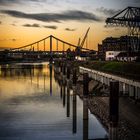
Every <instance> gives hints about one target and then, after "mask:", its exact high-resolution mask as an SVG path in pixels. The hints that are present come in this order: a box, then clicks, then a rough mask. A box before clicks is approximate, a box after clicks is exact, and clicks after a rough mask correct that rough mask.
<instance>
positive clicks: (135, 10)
mask: <svg viewBox="0 0 140 140" xmlns="http://www.w3.org/2000/svg"><path fill="white" fill-rule="evenodd" d="M106 23H107V24H109V25H115V26H123V27H128V35H129V36H130V37H133V38H134V39H135V38H137V39H135V41H130V42H128V43H129V44H131V47H132V48H133V50H134V51H140V7H127V8H125V9H124V10H122V11H120V12H118V13H117V14H116V15H114V16H113V17H110V18H107V19H106Z"/></svg>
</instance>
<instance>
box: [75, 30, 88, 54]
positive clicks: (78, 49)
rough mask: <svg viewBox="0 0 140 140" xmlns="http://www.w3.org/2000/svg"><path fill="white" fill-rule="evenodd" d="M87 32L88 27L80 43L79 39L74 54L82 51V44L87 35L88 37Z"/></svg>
mask: <svg viewBox="0 0 140 140" xmlns="http://www.w3.org/2000/svg"><path fill="white" fill-rule="evenodd" d="M89 30H90V27H89V28H88V29H87V32H86V34H85V36H84V38H83V40H82V42H81V39H80V38H79V41H78V45H77V48H76V52H77V53H78V54H79V53H80V52H81V49H82V48H83V46H84V43H85V40H86V38H87V35H88V32H89Z"/></svg>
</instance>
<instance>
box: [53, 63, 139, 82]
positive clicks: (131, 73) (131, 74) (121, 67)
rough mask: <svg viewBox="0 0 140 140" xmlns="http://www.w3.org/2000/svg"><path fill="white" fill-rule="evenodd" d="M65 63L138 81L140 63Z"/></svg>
mask: <svg viewBox="0 0 140 140" xmlns="http://www.w3.org/2000/svg"><path fill="white" fill-rule="evenodd" d="M56 63H57V62H56ZM67 64H69V65H71V66H72V67H73V68H77V69H78V67H79V66H83V67H86V68H90V69H95V70H98V71H101V72H105V73H109V74H114V75H118V76H121V77H124V78H128V79H133V80H137V81H140V63H132V62H115V61H68V62H67Z"/></svg>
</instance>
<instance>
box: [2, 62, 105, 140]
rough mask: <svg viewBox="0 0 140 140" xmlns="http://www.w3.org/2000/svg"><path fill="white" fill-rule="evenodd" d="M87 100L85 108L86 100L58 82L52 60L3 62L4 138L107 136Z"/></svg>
mask: <svg viewBox="0 0 140 140" xmlns="http://www.w3.org/2000/svg"><path fill="white" fill-rule="evenodd" d="M84 104H85V108H84V112H83V101H82V100H81V99H80V98H79V97H78V96H76V95H75V94H74V93H73V91H72V90H71V89H69V88H68V87H66V86H64V85H61V86H60V85H59V84H58V83H57V80H56V79H55V78H54V70H53V67H51V66H50V65H48V63H42V64H37V63H36V64H34V65H33V64H32V65H31V64H11V65H5V66H0V140H87V139H95V138H105V137H106V136H107V132H106V131H105V129H104V128H103V127H102V125H101V124H100V123H99V121H98V120H97V119H96V117H95V116H94V115H92V114H91V113H90V111H86V109H87V108H86V101H84ZM83 113H84V114H85V116H86V115H88V117H89V119H88V120H87V119H83ZM87 113H88V114H87ZM83 126H84V127H83Z"/></svg>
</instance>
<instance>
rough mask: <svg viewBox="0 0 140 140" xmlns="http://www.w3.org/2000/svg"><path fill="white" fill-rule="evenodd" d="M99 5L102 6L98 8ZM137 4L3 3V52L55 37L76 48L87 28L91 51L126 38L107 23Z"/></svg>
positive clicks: (0, 34)
mask: <svg viewBox="0 0 140 140" xmlns="http://www.w3.org/2000/svg"><path fill="white" fill-rule="evenodd" d="M99 3H100V4H99ZM138 3H139V2H138V1H137V0H134V1H133V2H131V1H129V2H128V1H124V2H122V1H121V0H120V1H115V0H107V1H106V2H104V0H100V2H99V1H97V0H94V1H93V0H77V1H74V0H61V2H60V1H59V0H55V1H52V0H44V1H43V0H39V1H38V0H34V1H33V0H26V1H24V0H5V1H3V0H0V17H1V19H0V31H1V32H0V49H2V48H5V49H6V48H17V47H22V46H24V45H27V44H30V43H33V42H35V41H38V40H41V39H43V38H45V37H47V36H49V35H54V36H56V37H58V38H60V39H62V40H65V41H66V42H69V43H71V44H74V45H77V43H78V39H79V38H83V36H84V34H85V33H86V31H87V29H88V27H90V31H89V34H88V48H90V49H95V50H97V46H98V44H99V43H101V42H102V40H103V39H105V38H106V37H111V36H113V37H116V36H121V35H126V34H127V30H126V29H125V28H118V27H116V28H106V27H105V19H106V18H107V17H110V16H113V15H114V14H115V13H117V12H118V11H119V10H120V9H121V10H122V9H124V8H126V7H127V6H136V5H137V4H138Z"/></svg>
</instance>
